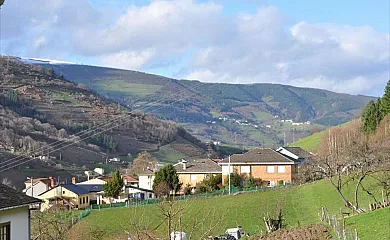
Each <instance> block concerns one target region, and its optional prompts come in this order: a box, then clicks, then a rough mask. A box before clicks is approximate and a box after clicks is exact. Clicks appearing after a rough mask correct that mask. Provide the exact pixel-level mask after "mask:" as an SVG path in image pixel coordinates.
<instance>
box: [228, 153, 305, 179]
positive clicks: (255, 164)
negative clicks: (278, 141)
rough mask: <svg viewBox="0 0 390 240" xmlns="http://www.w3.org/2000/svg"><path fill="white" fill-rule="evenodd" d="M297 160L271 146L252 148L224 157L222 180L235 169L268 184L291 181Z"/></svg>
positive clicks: (293, 177) (295, 171)
mask: <svg viewBox="0 0 390 240" xmlns="http://www.w3.org/2000/svg"><path fill="white" fill-rule="evenodd" d="M297 164H298V163H297V162H295V161H293V160H291V159H290V158H288V157H286V156H284V155H282V154H280V153H278V152H277V151H275V150H273V149H271V148H257V149H252V150H250V151H248V152H246V153H243V154H234V155H232V156H231V158H230V170H229V159H228V158H225V159H224V160H223V161H222V162H221V163H220V165H221V166H222V175H223V177H222V182H223V184H225V180H226V177H227V176H228V175H229V172H230V173H233V172H234V171H236V172H237V173H238V174H243V175H248V176H253V177H255V178H261V179H262V180H263V181H267V183H268V186H275V185H277V184H285V183H291V182H292V181H293V180H294V179H295V177H296V174H297V173H298V171H297Z"/></svg>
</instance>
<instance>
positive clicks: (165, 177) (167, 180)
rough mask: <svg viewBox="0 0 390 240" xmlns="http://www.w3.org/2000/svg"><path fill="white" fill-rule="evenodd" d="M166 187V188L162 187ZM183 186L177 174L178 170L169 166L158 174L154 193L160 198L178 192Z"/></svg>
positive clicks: (154, 184) (155, 179)
mask: <svg viewBox="0 0 390 240" xmlns="http://www.w3.org/2000/svg"><path fill="white" fill-rule="evenodd" d="M162 186H165V187H162ZM181 186H182V183H181V182H180V180H179V176H178V175H177V173H176V169H175V168H174V167H173V166H172V165H171V164H168V165H166V166H165V167H163V168H161V169H160V170H158V172H156V174H155V178H154V183H153V191H154V192H155V193H156V195H158V196H167V195H169V193H170V192H172V191H173V192H174V193H176V192H178V191H179V190H180V188H181Z"/></svg>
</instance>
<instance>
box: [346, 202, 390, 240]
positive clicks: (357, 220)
mask: <svg viewBox="0 0 390 240" xmlns="http://www.w3.org/2000/svg"><path fill="white" fill-rule="evenodd" d="M346 223H347V225H348V226H349V227H350V228H352V229H358V236H359V237H360V239H383V240H386V239H387V240H389V239H390V226H389V224H390V207H387V208H384V209H379V210H376V211H375V212H370V213H365V214H360V215H358V216H354V217H350V218H347V219H346Z"/></svg>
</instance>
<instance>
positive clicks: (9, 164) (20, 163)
mask: <svg viewBox="0 0 390 240" xmlns="http://www.w3.org/2000/svg"><path fill="white" fill-rule="evenodd" d="M198 85H199V86H198V87H200V86H201V85H203V84H202V83H199V84H198ZM214 86H216V85H213V86H211V87H210V88H212V87H214ZM198 87H197V88H198ZM210 88H209V89H210ZM187 89H188V88H187ZM193 89H194V88H192V90H193ZM193 92H194V93H196V94H199V93H197V92H195V91H193ZM178 101H180V100H176V101H173V102H178ZM163 107H164V106H162V107H160V108H157V109H154V111H156V110H158V109H161V108H163ZM152 112H153V111H152ZM131 120H132V119H130V120H128V121H125V122H122V123H121V124H125V123H127V122H129V121H131ZM118 126H120V124H118V125H114V126H112V127H109V128H107V129H105V130H102V131H100V132H97V133H94V134H93V135H91V136H88V137H85V138H82V139H79V140H77V141H75V142H72V143H70V144H68V145H65V146H62V147H59V148H57V149H54V150H51V151H49V152H48V154H50V153H53V152H56V151H58V150H61V149H64V148H66V147H69V146H72V145H74V144H76V143H79V142H81V141H84V140H86V139H89V138H91V137H93V136H96V135H98V134H101V133H103V132H106V131H108V130H111V129H113V128H116V127H118ZM23 159H27V160H26V161H23V162H20V161H22V160H23ZM32 160H34V159H28V158H26V157H24V158H21V159H19V160H15V161H13V162H11V163H8V164H6V165H3V166H1V167H0V168H4V167H7V166H9V167H7V168H5V169H2V170H0V172H4V171H6V170H8V169H11V168H14V167H17V166H19V165H22V164H24V163H27V162H30V161H32ZM8 162H9V161H8ZM17 162H19V163H17ZM14 163H17V164H15V165H14V166H11V165H12V164H14Z"/></svg>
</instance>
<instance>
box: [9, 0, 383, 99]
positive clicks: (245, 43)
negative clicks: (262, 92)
mask: <svg viewBox="0 0 390 240" xmlns="http://www.w3.org/2000/svg"><path fill="white" fill-rule="evenodd" d="M253 3H254V2H253ZM114 5H115V4H114ZM114 5H112V4H111V5H107V7H102V8H99V9H97V8H95V7H94V6H93V5H91V4H90V2H89V1H87V0H68V1H67V0H51V1H46V0H36V1H34V4H25V3H24V1H23V0H13V1H8V2H6V4H5V5H4V6H3V11H2V14H4V15H3V16H2V17H3V22H7V23H8V24H3V29H2V33H3V34H2V36H3V42H4V44H3V48H5V49H4V50H5V53H6V54H11V55H12V54H15V55H24V56H32V57H43V58H55V59H63V60H68V59H69V58H74V57H76V58H77V57H79V58H82V59H87V60H88V59H91V61H94V62H95V63H97V64H101V65H107V66H111V67H119V68H127V69H140V70H146V71H147V70H148V68H154V69H156V68H165V67H167V68H174V67H176V66H180V69H177V72H180V73H181V75H180V77H184V78H188V79H197V80H201V81H212V82H217V81H218V82H230V83H253V82H272V83H281V84H294V85H298V86H307V87H318V88H325V89H329V90H332V91H338V92H348V93H363V94H372V93H374V94H380V93H382V91H383V86H384V85H385V82H386V81H387V80H388V76H389V61H390V56H389V52H390V49H389V34H384V33H379V32H377V31H375V30H374V29H373V28H372V27H370V26H355V27H353V26H348V25H339V24H324V23H308V22H305V21H301V22H293V23H292V22H291V21H290V20H288V19H289V18H288V16H285V15H284V13H283V12H282V10H280V9H278V8H275V7H262V8H259V9H258V10H257V12H255V13H253V14H250V13H240V14H238V15H236V16H232V15H230V14H228V15H226V14H224V12H223V11H224V9H223V1H210V2H204V1H203V2H200V1H199V2H198V1H195V0H170V1H162V0H154V1H151V2H150V3H149V4H148V5H145V6H135V5H128V6H129V7H128V8H127V9H124V10H120V9H113V7H115V6H114ZM3 52H4V51H3ZM188 56H192V57H191V58H190V60H188ZM96 59H97V61H96Z"/></svg>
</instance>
